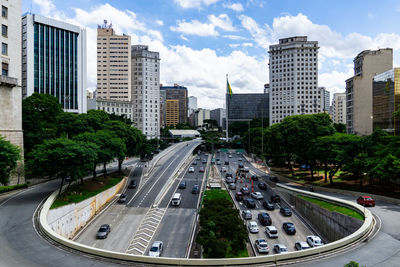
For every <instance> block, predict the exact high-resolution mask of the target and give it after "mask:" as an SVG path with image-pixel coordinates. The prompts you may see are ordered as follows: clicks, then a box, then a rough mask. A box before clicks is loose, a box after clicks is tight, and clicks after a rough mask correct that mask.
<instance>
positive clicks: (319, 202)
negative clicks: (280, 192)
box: [297, 195, 364, 221]
mask: <svg viewBox="0 0 400 267" xmlns="http://www.w3.org/2000/svg"><path fill="white" fill-rule="evenodd" d="M297 196H298V197H300V198H302V199H304V200H307V201H309V202H311V203H314V204H317V205H318V206H320V207H322V208H324V209H327V210H329V211H335V212H338V213H341V214H344V215H347V216H350V217H353V218H356V219H359V220H362V221H363V220H364V216H362V215H361V214H360V213H358V212H356V211H354V210H352V209H349V208H346V207H343V206H338V205H335V204H332V203H330V202H327V201H323V200H319V199H315V198H312V197H306V196H303V195H297Z"/></svg>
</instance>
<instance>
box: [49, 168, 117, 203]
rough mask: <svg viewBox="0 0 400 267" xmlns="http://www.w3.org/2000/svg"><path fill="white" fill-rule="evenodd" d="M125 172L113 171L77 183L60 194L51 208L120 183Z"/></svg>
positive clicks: (89, 195) (91, 195)
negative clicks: (94, 178) (103, 175)
mask: <svg viewBox="0 0 400 267" xmlns="http://www.w3.org/2000/svg"><path fill="white" fill-rule="evenodd" d="M123 177H124V174H122V173H113V174H109V175H108V176H106V177H105V178H103V177H98V178H97V179H96V180H95V181H93V180H90V181H85V182H84V183H83V184H76V185H73V186H71V187H70V189H69V190H68V191H66V192H64V193H62V194H61V196H58V197H57V198H56V200H55V201H54V203H53V204H52V205H51V207H50V209H55V208H59V207H62V206H65V205H68V204H71V203H78V202H81V201H83V200H85V199H88V198H90V197H93V196H95V195H97V194H98V193H101V192H103V191H105V190H107V189H109V188H111V187H113V186H114V185H116V184H118V183H119V182H120V181H121V180H122V178H123Z"/></svg>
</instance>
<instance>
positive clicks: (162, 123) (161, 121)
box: [160, 90, 167, 128]
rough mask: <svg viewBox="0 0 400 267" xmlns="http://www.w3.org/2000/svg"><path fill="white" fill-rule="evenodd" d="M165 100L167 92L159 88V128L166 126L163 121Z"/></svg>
mask: <svg viewBox="0 0 400 267" xmlns="http://www.w3.org/2000/svg"><path fill="white" fill-rule="evenodd" d="M166 100H167V92H166V91H165V90H160V127H161V128H165V127H166V126H167V125H166V123H165V114H166Z"/></svg>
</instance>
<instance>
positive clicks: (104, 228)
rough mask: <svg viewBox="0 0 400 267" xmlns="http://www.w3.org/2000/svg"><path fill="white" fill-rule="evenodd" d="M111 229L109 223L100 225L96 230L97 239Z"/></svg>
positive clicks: (105, 236) (105, 235)
mask: <svg viewBox="0 0 400 267" xmlns="http://www.w3.org/2000/svg"><path fill="white" fill-rule="evenodd" d="M110 231H111V226H110V225H109V224H103V225H102V226H100V228H99V231H97V238H98V239H105V238H107V236H108V233H109V232H110Z"/></svg>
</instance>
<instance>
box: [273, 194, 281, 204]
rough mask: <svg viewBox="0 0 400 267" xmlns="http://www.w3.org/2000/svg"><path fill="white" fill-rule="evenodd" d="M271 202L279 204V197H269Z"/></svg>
mask: <svg viewBox="0 0 400 267" xmlns="http://www.w3.org/2000/svg"><path fill="white" fill-rule="evenodd" d="M271 201H272V202H274V203H279V202H281V197H280V196H278V195H276V194H273V195H272V196H271Z"/></svg>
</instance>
